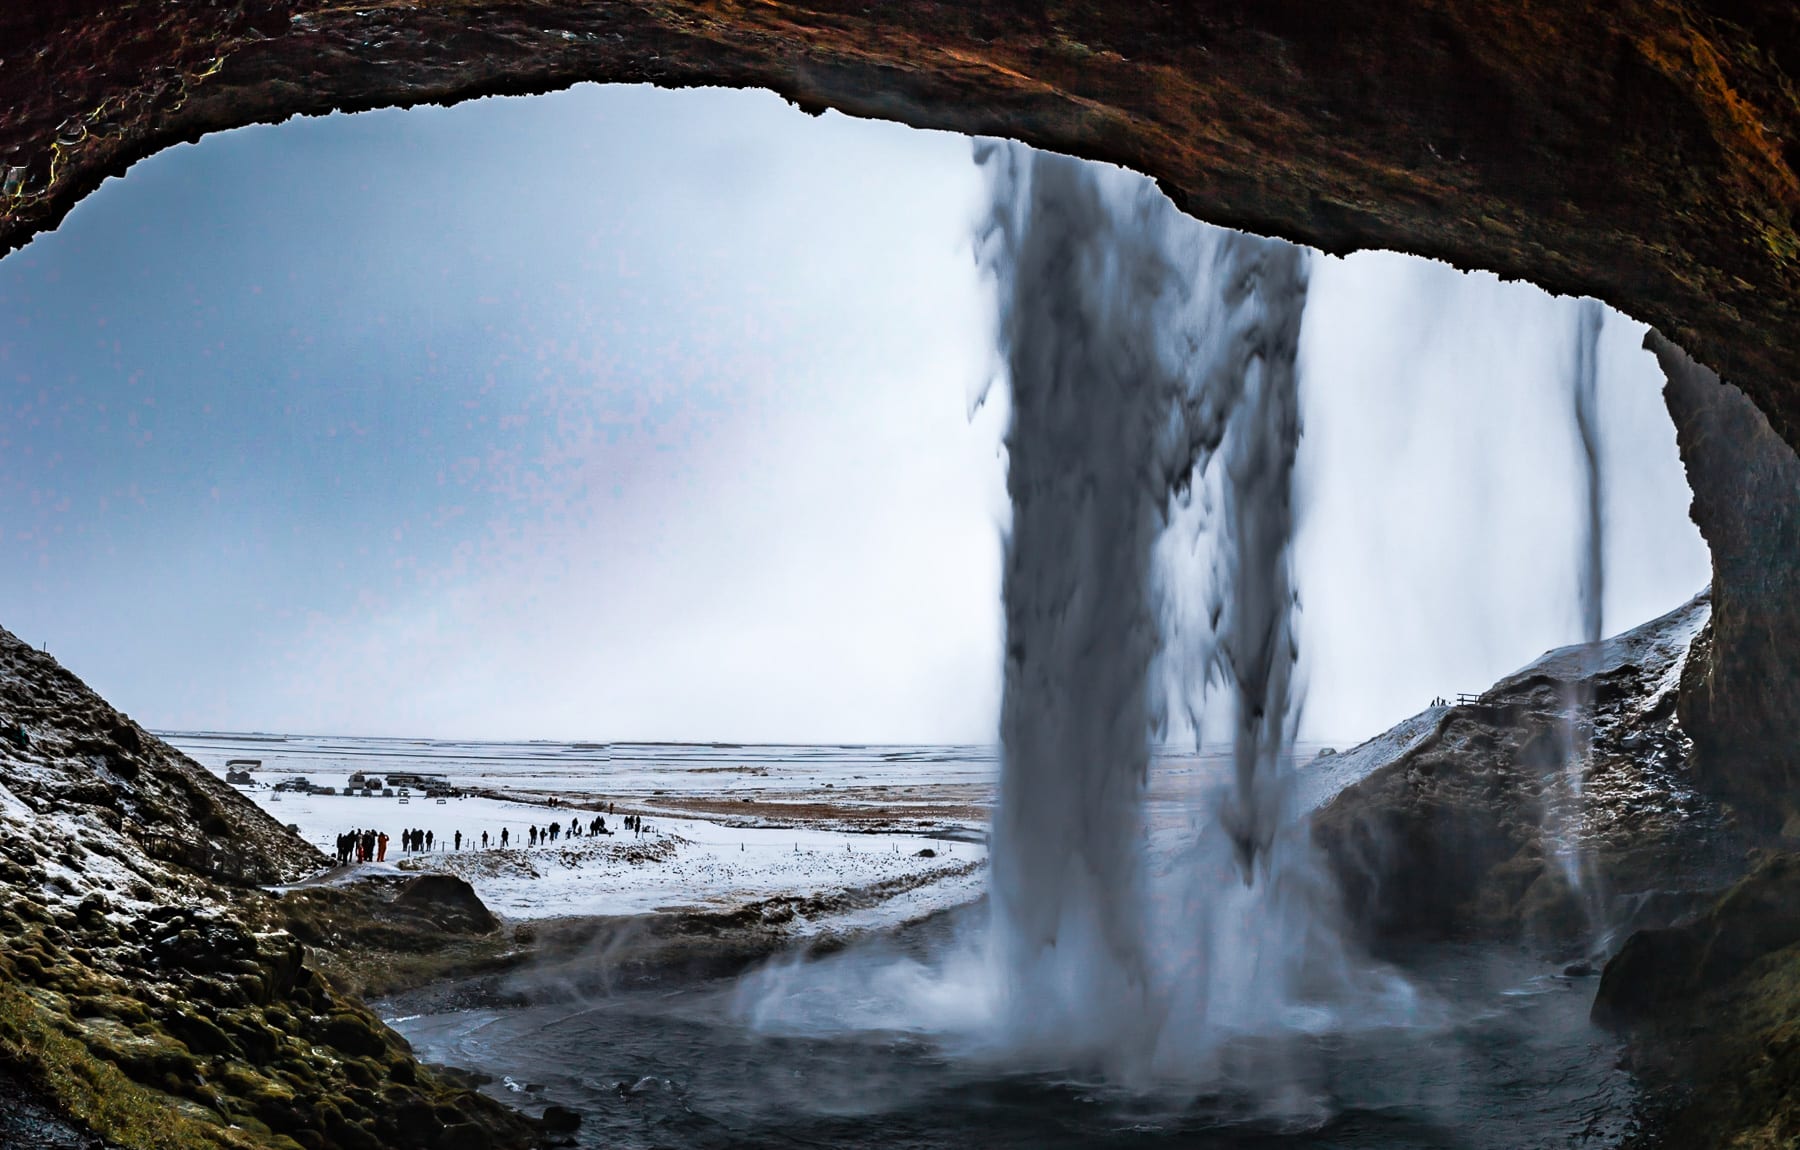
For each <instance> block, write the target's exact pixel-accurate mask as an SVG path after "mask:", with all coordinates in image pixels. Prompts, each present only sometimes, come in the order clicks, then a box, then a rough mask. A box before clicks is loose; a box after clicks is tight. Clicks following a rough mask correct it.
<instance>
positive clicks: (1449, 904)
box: [1313, 596, 1746, 959]
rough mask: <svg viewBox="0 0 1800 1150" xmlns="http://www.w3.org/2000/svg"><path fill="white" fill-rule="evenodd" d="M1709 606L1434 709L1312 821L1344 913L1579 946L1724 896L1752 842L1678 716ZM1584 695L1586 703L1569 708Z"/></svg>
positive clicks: (1431, 930) (1364, 924) (1555, 656)
mask: <svg viewBox="0 0 1800 1150" xmlns="http://www.w3.org/2000/svg"><path fill="white" fill-rule="evenodd" d="M1707 617H1708V605H1707V601H1706V599H1705V597H1704V596H1703V597H1701V598H1699V599H1696V600H1695V601H1693V602H1691V603H1689V604H1687V605H1685V606H1684V607H1682V608H1679V609H1678V610H1676V611H1674V612H1671V613H1670V614H1668V615H1665V616H1663V617H1662V618H1660V619H1657V620H1654V621H1652V622H1650V623H1647V624H1645V625H1644V626H1643V627H1640V628H1637V629H1636V630H1634V631H1631V632H1628V633H1627V634H1625V635H1622V636H1619V637H1618V638H1615V639H1613V640H1609V641H1608V642H1607V643H1605V644H1603V645H1602V648H1601V650H1600V652H1599V653H1598V655H1597V657H1594V656H1590V655H1589V654H1588V653H1587V652H1586V651H1585V649H1583V648H1565V649H1562V650H1559V651H1553V652H1551V653H1549V654H1548V655H1546V656H1545V657H1544V658H1542V659H1540V660H1539V661H1538V662H1537V663H1534V664H1533V665H1531V666H1530V667H1527V668H1525V669H1524V670H1522V671H1520V672H1519V673H1517V674H1515V675H1513V676H1510V677H1509V678H1507V679H1505V680H1502V681H1501V682H1500V683H1498V684H1496V685H1495V686H1494V687H1492V688H1491V689H1489V690H1488V691H1487V692H1485V693H1483V694H1482V695H1481V696H1480V697H1479V699H1478V700H1476V701H1475V702H1472V703H1468V704H1464V705H1458V706H1454V707H1446V708H1441V709H1439V711H1438V712H1437V713H1436V714H1435V718H1434V719H1433V725H1432V726H1431V729H1430V731H1429V733H1427V734H1425V735H1424V736H1423V737H1417V738H1413V739H1411V740H1409V741H1408V742H1407V743H1406V744H1405V746H1406V749H1405V750H1404V751H1403V752H1402V753H1400V754H1399V755H1398V757H1396V758H1394V759H1393V760H1392V761H1391V762H1389V763H1387V765H1385V766H1382V767H1380V768H1379V769H1376V770H1375V771H1373V773H1371V774H1369V775H1368V776H1367V777H1366V778H1363V779H1362V780H1361V781H1359V782H1357V783H1354V784H1353V785H1351V786H1349V787H1347V788H1345V789H1344V790H1343V791H1342V792H1341V793H1340V794H1339V795H1338V796H1337V798H1335V799H1334V800H1333V801H1332V802H1330V803H1329V804H1327V805H1326V806H1325V807H1324V808H1323V809H1322V810H1320V811H1319V812H1318V814H1317V815H1316V816H1315V818H1314V822H1313V834H1314V839H1315V841H1316V842H1317V843H1318V844H1319V846H1320V847H1321V848H1322V849H1323V851H1324V852H1325V855H1326V857H1327V859H1328V860H1329V861H1330V864H1331V866H1332V869H1333V870H1334V872H1335V873H1336V875H1337V876H1338V880H1339V883H1340V885H1341V888H1342V891H1343V896H1344V900H1345V904H1346V905H1345V912H1346V916H1347V918H1348V919H1349V921H1350V922H1352V923H1354V924H1356V925H1357V927H1358V928H1359V929H1361V930H1362V931H1364V932H1365V933H1366V936H1367V937H1368V939H1369V940H1370V941H1371V942H1373V943H1375V944H1376V945H1378V946H1379V945H1388V944H1396V943H1402V942H1406V941H1411V940H1417V939H1430V938H1469V939H1488V940H1517V941H1521V942H1524V943H1526V944H1528V945H1530V946H1532V947H1534V948H1535V949H1537V950H1539V951H1541V952H1543V953H1545V954H1547V955H1550V956H1552V957H1558V958H1561V957H1567V958H1571V959H1579V958H1586V957H1589V956H1591V955H1592V954H1594V953H1595V952H1596V951H1598V950H1602V949H1604V948H1605V947H1606V946H1607V940H1608V939H1610V938H1622V937H1624V936H1625V935H1626V934H1628V933H1629V932H1630V931H1632V930H1634V929H1637V928H1639V927H1641V926H1647V925H1657V924H1666V923H1668V922H1671V921H1674V920H1676V919H1679V918H1681V917H1683V916H1684V915H1687V914H1690V913H1692V912H1693V911H1695V910H1696V909H1698V908H1699V907H1701V906H1703V905H1705V903H1706V902H1707V901H1708V900H1709V899H1711V898H1712V897H1716V895H1717V893H1718V892H1719V891H1720V890H1721V889H1722V888H1723V887H1724V886H1725V885H1727V884H1728V883H1729V882H1730V881H1732V880H1733V879H1735V878H1736V877H1737V875H1738V874H1740V873H1741V872H1742V869H1743V865H1744V864H1743V862H1742V858H1743V853H1744V849H1745V846H1746V843H1745V841H1744V840H1743V838H1742V836H1741V835H1740V834H1739V833H1738V831H1737V830H1736V829H1735V828H1734V826H1733V825H1732V824H1731V823H1729V822H1728V821H1727V819H1726V818H1725V813H1724V812H1723V811H1722V809H1721V808H1720V806H1719V804H1718V803H1716V802H1715V801H1713V800H1712V799H1710V798H1708V797H1707V796H1706V795H1705V794H1704V793H1703V792H1701V791H1700V790H1699V789H1697V788H1696V787H1695V785H1694V779H1693V777H1692V772H1691V771H1690V769H1689V767H1688V751H1689V746H1688V739H1687V737H1686V735H1685V733H1684V732H1683V731H1682V729H1681V725H1680V722H1679V721H1678V718H1677V715H1676V701H1677V688H1678V686H1679V683H1680V679H1681V674H1682V670H1683V667H1684V664H1685V660H1686V658H1687V651H1688V648H1689V646H1690V644H1691V643H1692V642H1693V640H1694V639H1695V637H1696V636H1697V635H1700V634H1701V633H1702V632H1703V629H1704V626H1705V623H1706V619H1707ZM1590 658H1592V659H1593V662H1592V663H1591V664H1590V663H1589V659H1590ZM1582 698H1591V699H1592V710H1591V712H1587V713H1583V712H1581V711H1579V710H1577V711H1574V712H1572V711H1571V706H1572V704H1573V701H1575V700H1577V699H1582ZM1571 714H1574V715H1575V716H1576V717H1575V719H1574V720H1573V721H1572V720H1571ZM1584 747H1587V748H1591V752H1590V753H1588V754H1586V755H1582V754H1581V749H1582V748H1584ZM1572 762H1576V763H1579V766H1576V767H1574V768H1573V773H1572V772H1571V763H1572ZM1577 784H1578V785H1577Z"/></svg>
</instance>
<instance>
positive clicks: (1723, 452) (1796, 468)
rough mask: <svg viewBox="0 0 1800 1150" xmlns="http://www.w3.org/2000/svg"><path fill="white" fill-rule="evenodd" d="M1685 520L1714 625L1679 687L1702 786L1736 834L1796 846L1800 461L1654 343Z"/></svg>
mask: <svg viewBox="0 0 1800 1150" xmlns="http://www.w3.org/2000/svg"><path fill="white" fill-rule="evenodd" d="M1645 344H1646V346H1648V347H1649V348H1650V350H1651V351H1653V352H1654V353H1655V354H1656V357H1657V359H1658V360H1659V361H1660V362H1661V363H1662V368H1663V372H1664V374H1665V375H1666V376H1667V378H1668V385H1667V386H1666V387H1665V388H1664V389H1663V397H1664V401H1665V402H1666V403H1667V404H1668V408H1669V414H1670V415H1671V416H1672V417H1673V418H1674V420H1675V435H1676V439H1677V441H1678V442H1679V443H1680V445H1681V458H1682V461H1683V462H1684V463H1685V465H1686V466H1687V474H1688V486H1689V487H1691V488H1692V489H1693V492H1694V504H1693V511H1692V514H1693V519H1694V522H1695V523H1697V524H1698V525H1699V527H1700V532H1701V534H1702V535H1704V536H1705V537H1706V542H1707V546H1709V547H1710V548H1711V549H1712V556H1713V619H1712V627H1711V631H1710V633H1709V634H1708V635H1707V636H1706V637H1705V638H1704V639H1703V641H1702V642H1701V644H1700V645H1699V646H1698V647H1697V648H1696V652H1695V657H1694V658H1693V659H1692V660H1690V661H1689V663H1688V668H1687V674H1686V676H1685V678H1684V679H1683V681H1682V690H1681V721H1682V725H1683V726H1684V727H1686V729H1687V731H1688V733H1689V735H1690V736H1692V738H1693V740H1694V765H1695V769H1696V772H1697V774H1698V776H1699V779H1700V781H1701V783H1702V784H1703V785H1704V786H1706V787H1707V788H1708V789H1710V790H1712V791H1714V792H1715V793H1717V794H1719V795H1720V796H1721V797H1723V798H1725V799H1726V800H1727V801H1728V802H1730V803H1732V804H1733V805H1734V806H1735V807H1736V808H1737V810H1738V812H1739V815H1740V817H1741V818H1742V819H1744V820H1745V821H1746V822H1749V823H1752V824H1756V825H1760V826H1761V827H1762V829H1764V830H1766V831H1780V832H1781V833H1782V834H1783V835H1784V836H1789V837H1792V836H1800V746H1797V744H1796V741H1795V733H1794V720H1795V717H1796V716H1800V456H1796V455H1795V453H1794V450H1793V448H1791V447H1789V446H1788V445H1787V443H1785V442H1784V441H1783V440H1782V439H1781V438H1780V437H1779V436H1777V435H1776V434H1775V433H1774V431H1773V430H1772V429H1771V428H1770V427H1769V423H1768V420H1766V419H1764V418H1763V415H1762V413H1761V412H1759V411H1757V410H1756V407H1755V406H1754V405H1753V404H1752V403H1751V402H1750V401H1749V399H1748V398H1746V397H1745V395H1744V393H1743V392H1741V391H1739V390H1738V389H1737V388H1735V387H1731V386H1729V385H1727V384H1723V383H1721V382H1720V381H1719V377H1718V376H1717V375H1715V374H1714V373H1712V372H1711V371H1709V370H1707V369H1706V368H1704V367H1701V366H1699V365H1698V364H1696V363H1695V362H1694V361H1693V360H1692V359H1690V358H1688V356H1687V355H1686V354H1684V353H1683V352H1682V350H1681V349H1680V348H1678V347H1675V346H1674V345H1672V344H1671V343H1669V341H1668V340H1666V339H1663V338H1662V337H1661V336H1658V335H1657V334H1656V333H1654V332H1652V333H1651V334H1650V335H1649V337H1648V338H1647V339H1646V340H1645Z"/></svg>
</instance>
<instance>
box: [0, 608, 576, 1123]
mask: <svg viewBox="0 0 1800 1150" xmlns="http://www.w3.org/2000/svg"><path fill="white" fill-rule="evenodd" d="M324 865H325V860H324V858H323V857H322V856H320V855H319V854H318V853H317V852H316V851H314V850H313V849H312V848H311V847H309V846H308V845H307V844H305V843H304V842H303V841H301V840H300V839H299V838H298V837H297V836H295V835H293V834H292V833H290V832H289V831H288V830H287V829H286V828H284V827H282V826H280V825H279V824H277V823H276V822H274V821H273V820H271V819H270V818H269V817H268V816H266V815H265V814H263V812H261V811H260V810H259V809H258V808H256V807H255V806H254V805H252V804H251V803H250V802H249V801H248V800H246V799H244V798H243V797H242V796H241V795H239V794H237V793H236V792H235V791H233V790H232V789H230V788H229V787H227V786H225V785H224V784H223V783H221V782H220V781H218V780H217V779H216V778H214V777H213V776H212V775H211V774H210V773H209V772H207V771H206V770H205V769H203V768H202V767H200V766H199V765H198V764H196V763H194V762H192V761H191V760H189V759H187V758H185V757H184V756H182V755H181V754H179V753H178V752H176V751H175V750H174V749H172V748H171V747H169V746H167V745H166V744H164V743H163V742H161V741H160V740H158V739H156V738H154V737H153V736H151V735H150V734H148V733H147V732H145V731H144V730H143V729H142V728H141V727H139V726H138V725H137V724H135V723H133V722H131V720H130V719H129V718H127V717H126V716H124V715H122V714H120V713H119V712H117V711H115V710H114V709H113V708H111V707H109V706H107V705H106V703H105V702H103V701H102V700H101V699H100V698H99V697H98V696H96V695H95V694H94V693H93V692H92V691H90V690H88V689H87V687H85V686H84V685H83V684H82V683H81V682H80V681H79V680H78V679H76V678H75V677H74V676H73V675H71V674H69V673H68V672H67V671H66V670H64V669H63V668H62V667H60V666H59V665H58V664H57V663H56V662H55V661H54V660H52V659H51V658H50V657H49V656H47V655H45V654H42V653H41V652H38V651H34V650H32V649H31V648H30V647H28V646H27V645H25V644H23V643H21V642H20V641H19V640H18V639H17V638H15V637H14V636H13V635H11V634H9V633H7V632H5V631H0V1077H3V1078H4V1079H6V1080H8V1081H10V1082H11V1083H12V1084H13V1087H14V1089H13V1090H12V1091H10V1092H8V1093H9V1096H10V1097H11V1099H12V1101H11V1102H10V1103H9V1105H8V1106H7V1107H5V1108H0V1134H4V1135H6V1136H7V1137H11V1138H14V1139H15V1140H17V1139H21V1138H23V1139H27V1140H30V1139H37V1140H39V1141H40V1142H41V1143H42V1144H44V1145H48V1146H55V1145H58V1144H63V1143H67V1144H74V1145H82V1146H84V1147H85V1146H86V1145H88V1144H90V1143H91V1141H92V1139H93V1137H95V1136H97V1137H99V1138H101V1139H103V1140H104V1141H105V1143H106V1144H109V1145H114V1146H120V1147H128V1148H133V1150H136V1148H151V1147H155V1148H159V1150H164V1148H174V1150H187V1148H203V1147H240V1148H247V1147H271V1148H286V1150H301V1148H304V1150H326V1148H331V1150H378V1148H379V1150H389V1148H405V1150H487V1148H511V1147H519V1148H523V1147H527V1146H532V1145H538V1144H542V1143H544V1142H546V1141H548V1140H549V1139H550V1135H548V1134H547V1132H546V1131H545V1130H544V1128H543V1127H542V1126H541V1125H540V1124H539V1123H537V1122H534V1121H532V1120H530V1119H527V1118H526V1117H524V1116H523V1115H520V1114H518V1113H516V1112H514V1111H512V1110H510V1109H508V1108H506V1107H504V1106H502V1105H501V1104H500V1103H498V1102H496V1101H494V1100H492V1099H490V1098H487V1097H485V1096H483V1095H481V1094H479V1093H476V1092H475V1091H473V1090H471V1089H470V1088H469V1087H468V1085H467V1084H466V1083H462V1082H459V1081H458V1080H457V1079H456V1078H455V1077H454V1076H453V1075H451V1074H450V1073H449V1072H445V1071H440V1070H436V1069H433V1068H430V1067H426V1066H423V1065H421V1064H420V1063H419V1062H418V1060H417V1059H416V1058H415V1057H414V1056H413V1054H412V1051H411V1050H410V1049H409V1048H408V1046H407V1044H406V1042H405V1041H404V1040H403V1039H401V1038H400V1036H399V1035H397V1034H395V1033H394V1032H393V1031H392V1030H390V1029H388V1028H387V1027H386V1026H384V1025H383V1024H382V1023H381V1021H380V1020H379V1019H378V1018H377V1017H376V1016H375V1015H374V1014H373V1013H371V1012H370V1011H369V1009H368V1008H367V1007H365V1006H364V1005H363V1004H362V1003H361V1002H359V1001H358V1000H357V999H355V998H354V997H352V996H351V995H349V994H348V993H346V992H345V990H344V989H342V986H343V985H344V982H343V980H342V979H334V978H331V977H327V976H326V975H325V974H323V973H321V964H320V961H319V960H320V959H325V960H326V961H327V964H330V963H341V962H343V961H344V957H343V952H338V951H334V950H333V949H332V945H331V944H332V938H333V936H334V935H336V934H337V933H339V932H338V931H337V929H336V928H335V927H334V926H333V925H332V924H333V921H334V920H333V919H332V918H331V916H330V915H328V914H322V913H320V910H319V907H318V906H316V905H309V900H307V899H306V898H304V897H302V898H294V897H292V896H286V895H282V894H279V893H275V892H273V891H270V890H266V889H264V884H279V883H281V882H283V881H289V880H294V879H298V878H301V877H302V876H304V875H306V874H308V873H311V872H314V871H317V870H318V869H320V868H322V867H323V866H324ZM421 881H423V880H421ZM434 881H436V884H437V886H440V887H441V886H443V885H444V884H445V883H446V882H449V883H455V881H456V880H434ZM470 897H472V895H468V894H467V892H466V891H449V892H446V891H444V890H440V889H434V890H419V889H410V890H409V889H402V890H397V891H395V892H392V893H391V895H390V896H389V897H388V899H387V900H386V901H389V902H391V904H392V906H391V908H390V909H388V910H386V911H383V910H381V908H379V907H377V908H373V909H372V908H370V907H367V906H358V907H357V908H356V910H357V914H356V916H355V921H357V922H359V923H364V924H367V925H366V926H365V928H364V929H368V930H376V929H386V930H389V931H390V932H396V933H397V934H398V935H404V932H406V931H407V930H408V929H411V930H412V931H413V935H412V937H420V936H423V935H429V936H431V937H434V938H450V939H454V938H457V937H460V936H468V935H480V934H481V933H483V932H484V931H485V932H492V927H493V924H492V921H491V919H488V918H487V917H486V915H485V910H484V909H483V910H482V911H481V912H480V913H479V914H478V913H476V909H475V908H473V907H470V906H469V905H468V902H467V900H468V898H470ZM478 905H479V904H477V906H478ZM409 923H410V924H412V925H411V927H410V928H409V926H408V924H409ZM309 943H311V944H312V946H311V947H309V945H308V944H309ZM70 1139H75V1141H74V1142H72V1143H71V1142H70Z"/></svg>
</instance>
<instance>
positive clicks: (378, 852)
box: [375, 831, 388, 862]
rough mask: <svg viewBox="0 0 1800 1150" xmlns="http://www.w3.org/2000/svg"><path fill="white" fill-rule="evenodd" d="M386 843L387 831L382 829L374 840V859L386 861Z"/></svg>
mask: <svg viewBox="0 0 1800 1150" xmlns="http://www.w3.org/2000/svg"><path fill="white" fill-rule="evenodd" d="M387 843H388V837H387V832H386V831H382V832H381V835H380V836H379V837H378V838H376V840H375V861H376V862H386V861H387Z"/></svg>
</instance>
